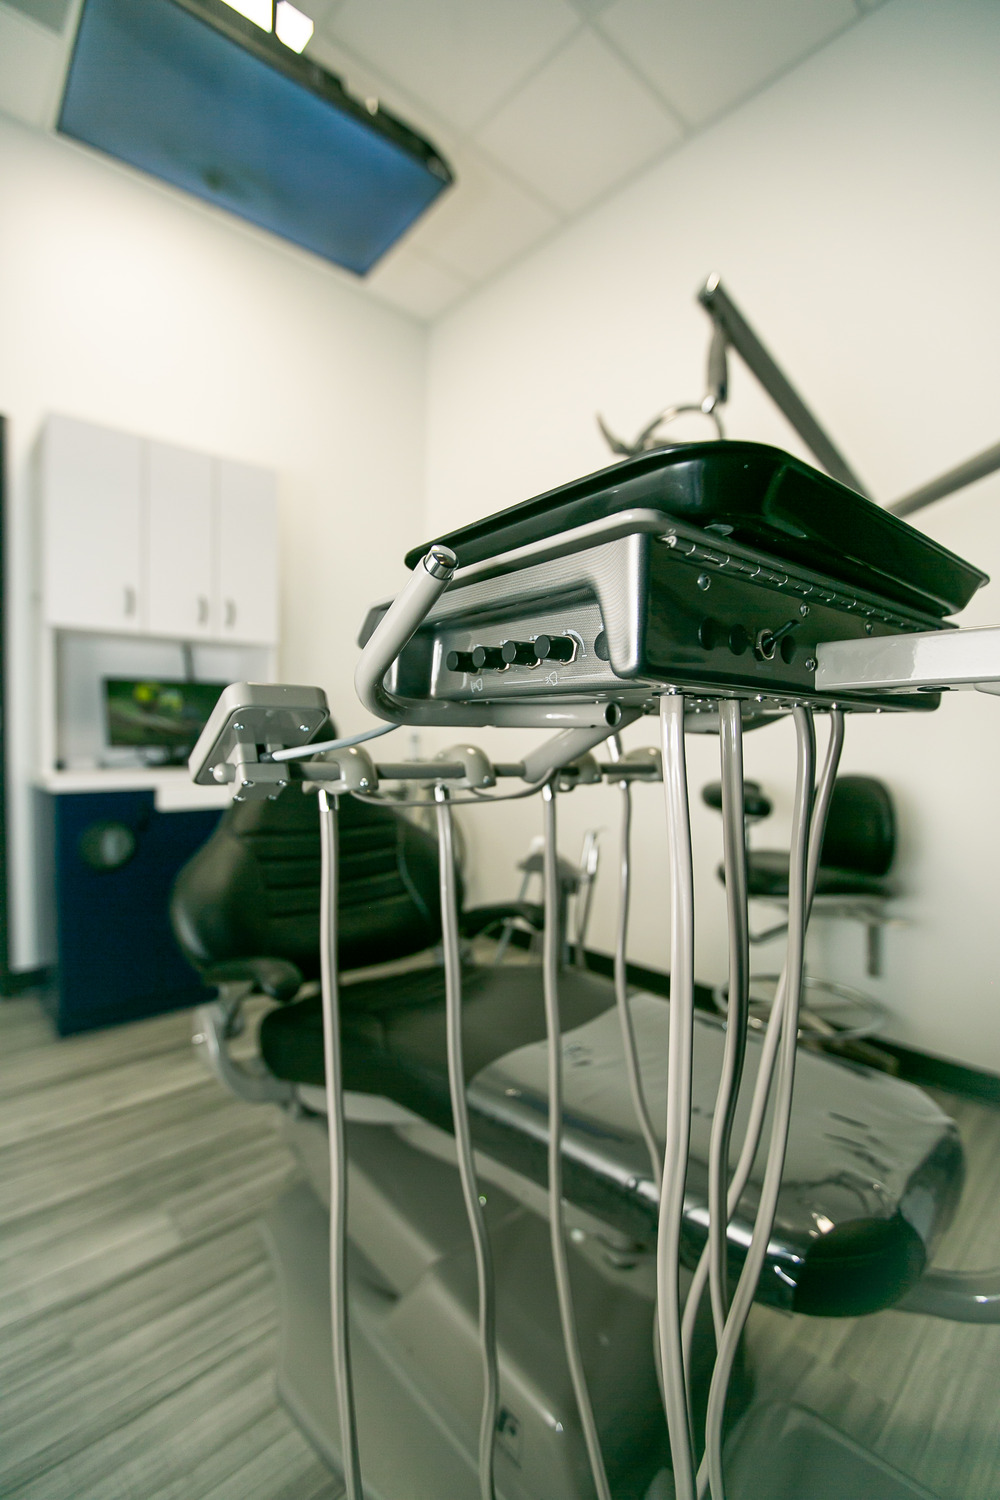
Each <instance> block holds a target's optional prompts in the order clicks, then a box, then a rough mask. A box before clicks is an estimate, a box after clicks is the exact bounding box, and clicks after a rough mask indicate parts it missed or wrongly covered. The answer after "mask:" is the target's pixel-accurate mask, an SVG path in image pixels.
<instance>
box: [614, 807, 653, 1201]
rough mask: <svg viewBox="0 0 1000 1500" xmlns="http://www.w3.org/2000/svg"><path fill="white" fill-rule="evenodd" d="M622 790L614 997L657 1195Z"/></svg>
mask: <svg viewBox="0 0 1000 1500" xmlns="http://www.w3.org/2000/svg"><path fill="white" fill-rule="evenodd" d="M621 793H622V832H621V867H620V869H621V873H620V879H619V886H618V939H617V942H616V943H615V1001H616V1002H617V1005H618V1019H619V1021H620V1022H621V1029H622V1046H623V1047H624V1049H625V1067H626V1070H627V1072H628V1086H629V1092H630V1093H631V1095H632V1108H633V1109H634V1110H635V1117H636V1120H637V1122H638V1125H639V1129H640V1130H641V1131H642V1138H643V1140H644V1141H645V1142H646V1150H647V1151H648V1152H649V1165H650V1168H651V1170H652V1173H653V1181H654V1182H655V1184H656V1195H657V1197H659V1195H660V1190H661V1188H662V1186H663V1159H662V1157H661V1156H660V1144H659V1141H658V1140H657V1139H656V1132H655V1130H654V1129H653V1122H652V1120H651V1119H650V1115H649V1105H648V1104H647V1102H646V1093H645V1090H644V1088H643V1086H642V1068H641V1065H640V1062H639V1049H638V1047H637V1046H636V1041H635V1026H634V1025H633V1022H632V1011H631V1008H630V1006H629V1003H628V979H627V967H626V954H627V947H628V917H629V902H630V898H631V847H632V788H631V786H630V785H629V783H628V782H627V781H623V782H622V784H621Z"/></svg>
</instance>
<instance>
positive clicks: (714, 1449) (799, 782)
mask: <svg viewBox="0 0 1000 1500" xmlns="http://www.w3.org/2000/svg"><path fill="white" fill-rule="evenodd" d="M792 714H793V718H794V720H795V733H796V742H797V748H798V757H797V766H796V776H795V801H794V815H793V821H792V844H791V854H790V859H789V868H788V955H787V959H786V963H785V996H784V1007H783V1012H782V1017H781V1040H780V1050H779V1061H778V1077H777V1083H776V1088H775V1101H774V1120H773V1123H772V1126H771V1140H770V1144H769V1146H768V1153H767V1164H766V1166H765V1169H764V1180H763V1183H762V1185H761V1192H760V1202H759V1204H758V1207H757V1215H756V1218H755V1220H754V1226H753V1234H752V1236H751V1239H750V1244H749V1247H748V1249H747V1254H746V1259H745V1261H744V1263H743V1269H742V1271H741V1272H740V1279H739V1282H738V1283H737V1287H736V1291H735V1294H734V1296H733V1301H732V1306H731V1307H730V1310H729V1316H728V1317H727V1319H726V1323H725V1327H724V1329H723V1333H722V1338H721V1339H720V1340H719V1344H718V1350H717V1354H716V1361H715V1369H714V1371H713V1373H712V1383H711V1386H710V1388H709V1394H708V1413H707V1416H706V1420H705V1461H706V1465H707V1470H708V1483H709V1489H710V1493H711V1496H712V1500H725V1483H724V1479H723V1473H722V1435H723V1433H722V1426H723V1419H724V1416H725V1406H726V1396H727V1393H728V1389H729V1381H730V1377H731V1374H732V1368H733V1361H734V1359H735V1357H736V1349H737V1346H738V1344H739V1340H740V1338H741V1336H742V1334H743V1329H744V1327H745V1325H746V1320H747V1317H748V1315H749V1312H750V1307H751V1304H752V1302H753V1299H754V1296H755V1294H756V1291H757V1283H758V1281H759V1280H760V1273H761V1270H762V1268H763V1265H764V1258H765V1256H766V1255H767V1247H768V1242H769V1240H770V1237H771V1230H772V1227H773V1225H774V1216H775V1211H776V1209H777V1204H778V1194H779V1191H780V1189H781V1175H782V1172H783V1170H784V1165H785V1151H786V1148H787V1145H788V1129H789V1124H790V1121H791V1111H792V1089H793V1087H794V1083H795V1060H796V1052H797V1048H798V1019H799V1002H800V1000H801V996H802V970H803V958H804V949H805V932H806V921H807V918H808V873H809V872H808V851H809V831H810V821H811V818H812V811H813V776H814V763H815V752H816V736H815V730H814V726H813V716H812V710H811V709H809V708H803V707H801V706H800V707H796V708H795V709H793V710H792Z"/></svg>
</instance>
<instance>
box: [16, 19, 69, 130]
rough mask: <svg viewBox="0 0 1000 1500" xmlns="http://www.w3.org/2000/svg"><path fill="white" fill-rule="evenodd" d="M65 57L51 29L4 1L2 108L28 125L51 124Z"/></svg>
mask: <svg viewBox="0 0 1000 1500" xmlns="http://www.w3.org/2000/svg"><path fill="white" fill-rule="evenodd" d="M64 57H65V49H64V47H63V45H62V43H61V42H60V41H59V38H58V37H57V36H55V35H54V34H53V33H52V32H51V31H49V30H43V29H42V27H41V26H36V25H35V24H34V23H33V22H31V21H28V20H25V19H24V18H23V17H22V16H20V15H18V14H17V13H16V12H15V11H13V10H8V9H7V7H6V6H5V5H0V110H3V111H4V112H5V113H6V114H8V115H13V116H14V118H15V119H16V120H23V121H24V122H25V124H26V125H37V126H41V127H44V126H46V125H48V123H49V120H50V116H51V112H52V109H53V106H54V104H55V100H56V95H57V92H58V89H59V85H60V83H61V81H62V71H63V63H64Z"/></svg>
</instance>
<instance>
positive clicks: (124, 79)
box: [59, 0, 452, 275]
mask: <svg viewBox="0 0 1000 1500" xmlns="http://www.w3.org/2000/svg"><path fill="white" fill-rule="evenodd" d="M59 129H60V131H62V132H63V134H65V135H69V136H73V137H75V139H76V140H79V141H84V142H85V143H86V144H87V145H89V146H96V147H97V148H98V149H99V150H101V151H106V152H107V153H108V154H109V155H110V156H116V157H118V158H119V159H120V160H122V161H126V162H129V163H130V164H131V165H132V166H134V167H139V168H141V169H142V170H143V171H145V172H150V173H152V175H153V176H154V177H160V178H163V179H164V180H165V181H167V182H171V183H173V184H174V185H175V186H177V187H180V188H185V189H186V190H187V191H188V192H190V193H194V194H196V195H197V196H198V197H199V198H204V199H206V200H207V201H208V202H209V203H214V204H216V205H217V206H218V207H219V208H225V209H228V210H229V211H230V212H231V213H234V214H238V215H239V216H240V217H241V218H243V219H248V220H249V221H250V222H251V223H252V224H257V225H260V227H261V228H263V229H269V230H271V231H272V232H273V233H274V234H278V235H281V236H282V237H283V238H284V239H288V240H292V241H294V243H295V244H297V245H302V246H304V247H305V248H306V249H307V250H312V251H314V252H315V253H316V254H317V255H322V256H324V257H325V258H326V259H327V260H332V261H334V262H335V263H336V264H337V265H340V266H346V267H347V268H348V269H349V270H351V271H356V272H357V273H358V274H359V275H363V274H364V273H365V272H366V271H368V270H370V269H371V267H372V266H373V265H374V264H375V262H376V261H377V260H378V258H379V256H381V255H383V254H384V253H385V251H386V250H388V249H389V247H390V245H393V244H394V243H395V242H396V240H397V239H399V237H400V235H402V234H403V233H404V232H405V230H406V229H407V228H409V226H410V225H411V224H412V223H413V221H414V220H415V219H416V218H418V216H419V215H420V214H421V213H423V211H424V209H426V208H427V207H428V205H429V204H431V203H432V202H433V201H434V199H435V198H436V197H437V196H438V194H439V193H440V192H442V191H443V189H444V188H446V187H447V186H448V184H449V183H450V182H451V181H452V175H451V171H450V169H449V168H448V166H447V164H446V163H445V162H444V161H443V159H442V158H441V157H440V156H439V155H438V153H437V152H436V151H435V149H434V147H433V146H431V145H430V143H429V142H428V141H426V140H424V139H423V138H422V137H420V136H418V135H417V134H416V133H415V132H414V131H412V130H410V129H408V127H407V126H405V125H403V124H402V123H401V122H400V121H398V120H396V119H394V118H393V116H391V115H389V114H388V113H386V111H384V110H382V109H378V110H376V111H375V112H374V113H372V112H370V111H369V109H368V108H367V107H366V106H365V105H363V104H361V103H360V102H359V101H357V100H355V99H352V98H351V96H350V95H349V94H347V93H346V92H345V91H344V89H343V88H342V86H341V84H340V83H339V81H338V80H337V79H336V78H334V77H333V76H332V75H331V74H329V73H326V72H324V70H323V69H322V68H319V67H317V65H316V64H315V63H313V62H311V61H310V60H309V59H308V58H305V57H299V56H297V55H296V54H295V53H294V52H292V51H290V50H289V49H288V48H287V47H285V46H283V45H282V43H281V42H279V41H278V40H277V39H276V38H275V37H274V36H273V35H271V34H270V33H267V32H264V31H261V30H260V29H259V28H258V27H256V26H254V25H253V23H252V22H250V21H246V20H244V18H243V17H242V16H240V15H238V14H237V13H236V12H235V11H234V10H232V9H231V8H230V7H229V6H227V5H224V4H222V3H220V0H86V3H85V5H84V8H83V13H82V16H81V19H80V25H79V29H78V32H77V37H76V43H75V46H74V49H73V56H72V59H71V62H70V68H69V75H68V77H67V81H66V90H65V93H64V95H63V101H62V109H61V112H60V116H59Z"/></svg>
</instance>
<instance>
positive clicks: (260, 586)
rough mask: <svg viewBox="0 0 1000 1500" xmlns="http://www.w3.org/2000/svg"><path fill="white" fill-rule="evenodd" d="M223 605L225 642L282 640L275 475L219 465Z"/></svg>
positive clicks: (220, 633) (220, 462)
mask: <svg viewBox="0 0 1000 1500" xmlns="http://www.w3.org/2000/svg"><path fill="white" fill-rule="evenodd" d="M216 499H217V505H218V511H217V516H218V559H219V564H218V568H219V570H218V580H219V588H218V599H219V609H220V611H221V617H220V629H219V630H218V631H217V632H216V635H217V636H219V637H221V639H223V640H231V641H248V642H251V641H252V642H259V643H260V644H262V645H271V644H273V643H274V642H275V641H276V640H277V639H278V496H277V485H276V483H275V478H274V475H273V474H272V473H270V472H269V471H268V470H267V469H258V468H255V467H253V466H251V465H250V464H238V463H233V462H231V461H230V460H228V459H219V460H217V463H216Z"/></svg>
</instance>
